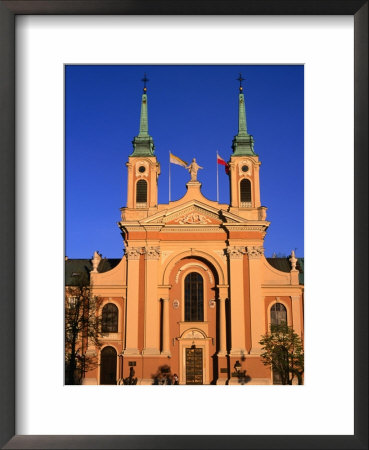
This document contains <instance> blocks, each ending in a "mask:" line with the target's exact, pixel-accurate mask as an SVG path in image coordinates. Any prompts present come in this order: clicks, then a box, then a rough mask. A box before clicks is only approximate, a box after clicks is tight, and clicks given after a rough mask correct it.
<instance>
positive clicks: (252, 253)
mask: <svg viewBox="0 0 369 450" xmlns="http://www.w3.org/2000/svg"><path fill="white" fill-rule="evenodd" d="M247 255H248V257H249V259H259V258H260V257H261V256H262V255H264V247H263V246H260V247H255V246H254V247H247Z"/></svg>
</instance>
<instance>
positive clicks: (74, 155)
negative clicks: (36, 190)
mask: <svg viewBox="0 0 369 450" xmlns="http://www.w3.org/2000/svg"><path fill="white" fill-rule="evenodd" d="M145 72H146V74H147V77H148V78H149V82H148V83H147V88H148V91H147V93H148V113H149V133H150V135H151V136H152V137H153V140H154V144H155V154H156V157H157V158H158V161H159V162H160V165H161V175H160V177H159V185H158V188H159V203H167V202H168V166H169V163H168V152H169V150H171V151H172V152H173V153H174V154H175V155H177V156H179V157H180V158H181V159H184V160H186V161H191V159H192V158H193V157H195V158H196V160H197V162H198V163H199V164H200V165H201V166H202V167H204V169H203V170H200V171H199V174H198V178H199V181H201V182H202V193H203V194H204V195H205V196H206V197H207V198H209V199H211V200H216V150H218V151H219V154H220V155H221V156H222V157H223V158H224V159H225V160H226V161H228V160H229V158H230V155H231V153H232V149H231V144H232V139H233V137H234V136H235V134H237V126H238V87H239V82H238V81H237V78H238V76H239V73H240V72H241V73H242V75H243V77H244V78H245V79H246V81H245V82H244V83H243V84H244V93H245V103H246V116H247V127H248V132H249V133H250V134H252V135H253V136H254V139H255V147H254V150H255V152H256V153H257V154H258V155H259V158H260V161H261V163H262V164H261V167H260V191H261V203H262V205H263V206H266V207H267V208H268V210H267V220H269V221H270V222H271V225H270V227H269V229H268V232H267V236H266V238H265V254H266V256H272V254H273V253H274V252H276V253H277V254H279V253H280V254H286V255H288V254H290V252H291V250H292V249H296V252H297V256H299V257H302V256H303V255H304V228H303V227H304V215H303V214H304V69H303V66H301V65H299V66H288V65H283V66H282V65H281V66H278V65H275V66H267V65H262V66H252V65H243V66H235V65H214V66H212V65H206V66H202V65H197V66H193V65H188V66H183V65H176V66H168V65H138V66H134V65H112V66H103V65H101V66H88V65H84V66H78V65H69V66H66V69H65V177H66V183H65V186H66V187H65V193H66V195H65V214H66V238H65V244H66V255H67V256H68V257H69V258H91V257H92V254H93V252H94V251H95V250H98V251H100V252H101V253H102V255H103V256H106V257H108V258H119V257H121V256H122V254H123V240H122V237H121V235H120V231H119V228H118V226H117V222H118V221H119V220H120V208H121V207H122V206H125V204H126V196H127V171H126V166H125V163H126V162H127V160H128V155H129V154H130V153H132V140H133V137H134V136H136V135H137V134H138V129H139V118H140V117H139V116H140V102H141V95H142V87H143V83H142V81H141V79H142V78H143V75H144V73H145ZM171 175H172V187H171V199H172V201H173V200H177V199H179V198H180V197H182V196H183V195H184V194H185V192H186V182H187V181H188V179H189V174H188V172H187V171H186V170H185V169H183V168H182V167H180V166H176V165H173V164H172V166H171ZM219 186H220V189H219V190H220V194H219V201H220V202H221V203H229V180H228V176H227V175H226V174H225V173H224V168H223V167H222V166H219Z"/></svg>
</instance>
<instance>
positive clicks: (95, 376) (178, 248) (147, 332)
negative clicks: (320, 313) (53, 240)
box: [66, 87, 304, 385]
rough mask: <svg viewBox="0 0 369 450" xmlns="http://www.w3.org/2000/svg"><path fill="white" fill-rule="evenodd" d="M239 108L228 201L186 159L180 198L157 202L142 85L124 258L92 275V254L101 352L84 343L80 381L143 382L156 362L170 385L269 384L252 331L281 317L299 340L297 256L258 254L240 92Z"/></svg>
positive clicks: (255, 171)
mask: <svg viewBox="0 0 369 450" xmlns="http://www.w3.org/2000/svg"><path fill="white" fill-rule="evenodd" d="M238 107H239V123H238V134H237V135H236V136H235V137H234V139H233V142H232V150H233V152H232V154H231V155H230V160H229V162H228V168H229V182H230V202H229V204H221V203H218V202H216V201H212V200H209V199H207V198H205V197H204V196H203V194H202V193H201V183H200V182H199V181H198V180H197V171H198V170H199V169H200V167H199V166H198V165H197V164H196V161H193V162H192V164H191V165H190V166H189V167H188V170H189V171H190V174H191V178H190V179H189V181H188V183H187V185H186V186H187V192H186V194H185V195H184V197H183V198H181V199H179V200H175V201H170V202H169V203H168V204H159V203H158V177H159V175H160V164H159V162H158V160H157V158H156V156H155V152H154V143H153V138H152V137H151V136H150V134H149V130H148V110H147V90H146V87H145V88H144V92H143V95H142V101H141V117H140V131H139V134H138V136H136V137H135V138H134V140H133V152H132V153H131V155H129V157H128V162H127V164H126V165H127V172H128V175H127V183H128V189H127V203H126V206H125V207H123V208H121V220H120V222H119V228H120V230H121V233H122V236H123V239H124V245H125V253H124V256H123V258H122V259H121V260H120V261H118V262H117V263H116V264H115V265H114V267H113V268H111V269H110V270H107V271H103V272H102V271H100V270H99V265H100V263H101V256H100V255H99V254H98V253H97V252H95V254H94V257H93V259H92V260H91V263H90V266H89V267H90V269H89V272H90V273H89V276H90V284H91V289H92V294H93V295H94V296H98V297H99V298H101V299H102V305H101V314H102V318H103V321H102V324H103V327H105V329H104V330H102V331H103V334H102V336H101V343H102V346H101V347H100V348H97V347H95V346H94V345H93V344H92V343H88V344H87V348H86V352H87V354H94V355H96V357H97V358H98V362H99V364H98V366H97V367H96V368H94V369H93V370H91V371H89V372H87V373H85V375H84V378H83V380H82V383H83V384H116V383H118V384H119V382H120V381H121V380H123V379H125V378H127V377H129V376H131V377H134V378H135V379H136V380H137V384H153V383H154V381H155V374H157V373H158V371H160V368H161V367H166V368H167V370H170V372H171V374H176V376H177V378H178V384H205V385H206V384H238V383H239V382H240V379H239V377H238V373H239V371H240V369H241V372H242V371H244V370H246V374H247V376H248V384H273V374H272V371H271V369H270V368H269V367H267V366H265V365H263V363H262V360H261V358H260V354H261V346H260V343H259V341H260V339H261V336H262V335H264V334H265V333H266V332H267V331H268V330H269V329H270V325H271V323H276V321H278V320H280V319H281V318H282V319H283V320H286V321H287V323H288V325H291V326H292V327H293V329H294V330H295V332H296V333H297V334H298V335H300V336H301V338H302V339H303V333H304V318H303V296H304V286H303V284H302V280H301V275H302V274H301V273H300V272H301V268H302V261H301V260H298V259H297V258H296V257H295V255H294V253H293V252H292V254H291V257H290V258H284V259H282V258H268V259H267V258H266V257H265V256H264V248H263V242H264V238H265V235H266V232H267V229H268V226H269V224H270V222H268V221H267V218H266V208H265V207H264V206H262V205H261V201H260V183H259V170H260V164H261V163H260V161H259V157H258V155H257V154H256V153H255V152H254V141H253V137H252V136H251V135H250V134H249V133H248V131H247V123H246V109H245V98H244V94H243V90H242V87H240V91H239V94H238ZM66 263H68V261H67V262H66ZM69 264H72V262H71V261H69ZM299 269H300V270H299ZM104 317H105V319H104ZM168 368H169V369H168Z"/></svg>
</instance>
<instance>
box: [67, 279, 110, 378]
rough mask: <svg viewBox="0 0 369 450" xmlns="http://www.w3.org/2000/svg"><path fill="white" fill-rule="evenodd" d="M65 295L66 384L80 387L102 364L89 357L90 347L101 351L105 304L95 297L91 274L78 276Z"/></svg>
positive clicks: (95, 358)
mask: <svg viewBox="0 0 369 450" xmlns="http://www.w3.org/2000/svg"><path fill="white" fill-rule="evenodd" d="M73 279H74V281H73V286H68V287H67V288H66V292H65V383H66V384H80V383H81V379H82V378H83V376H84V374H85V373H86V372H87V371H89V370H92V369H93V368H95V367H96V366H97V364H98V361H97V356H96V355H88V354H86V349H87V344H88V343H89V344H93V345H95V347H97V348H100V347H101V343H100V336H101V332H100V330H101V315H100V311H101V303H102V300H101V299H100V298H99V297H93V296H92V295H91V287H90V284H89V280H88V275H87V274H84V273H78V274H76V275H75V276H74V277H73Z"/></svg>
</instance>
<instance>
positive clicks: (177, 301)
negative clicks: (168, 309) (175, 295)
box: [173, 300, 179, 309]
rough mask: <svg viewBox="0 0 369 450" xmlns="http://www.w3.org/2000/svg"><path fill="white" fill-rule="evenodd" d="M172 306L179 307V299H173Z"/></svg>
mask: <svg viewBox="0 0 369 450" xmlns="http://www.w3.org/2000/svg"><path fill="white" fill-rule="evenodd" d="M173 308H174V309H178V308H179V300H173Z"/></svg>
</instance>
